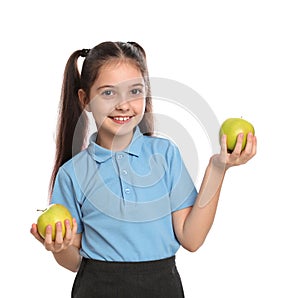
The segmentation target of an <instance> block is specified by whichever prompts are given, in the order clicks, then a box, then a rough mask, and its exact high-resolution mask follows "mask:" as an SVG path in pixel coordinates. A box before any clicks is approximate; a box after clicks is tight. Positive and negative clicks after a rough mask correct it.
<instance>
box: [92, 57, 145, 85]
mask: <svg viewBox="0 0 300 298" xmlns="http://www.w3.org/2000/svg"><path fill="white" fill-rule="evenodd" d="M132 80H134V81H143V76H142V73H141V71H140V69H139V68H138V67H137V65H136V64H135V63H134V62H132V61H128V60H125V61H123V60H122V61H120V60H116V61H109V62H107V63H106V64H104V65H103V66H102V67H101V69H100V71H99V74H98V78H97V80H96V82H97V83H100V84H104V85H115V84H119V83H121V82H126V81H132Z"/></svg>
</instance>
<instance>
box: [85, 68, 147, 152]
mask: <svg viewBox="0 0 300 298" xmlns="http://www.w3.org/2000/svg"><path fill="white" fill-rule="evenodd" d="M80 92H81V93H80ZM82 92H83V91H79V97H82V96H85V94H82ZM83 93H84V92H83ZM145 103H146V90H145V82H144V79H143V77H142V74H141V72H140V70H139V69H138V68H137V67H136V66H135V65H133V64H132V63H129V62H113V63H109V64H107V65H104V66H103V67H102V68H101V70H100V73H99V75H98V78H97V79H96V81H95V82H94V84H93V85H92V87H91V90H90V101H89V104H88V106H87V107H86V109H87V110H88V111H90V112H92V114H93V116H94V119H95V121H96V125H97V129H98V138H97V143H98V144H99V145H101V146H103V147H105V148H108V149H114V150H121V149H124V148H125V147H126V146H127V145H128V144H129V142H130V141H131V138H132V135H133V130H134V128H135V127H136V126H137V125H138V124H139V122H140V121H141V120H142V118H143V116H144V111H145Z"/></svg>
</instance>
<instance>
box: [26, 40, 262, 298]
mask: <svg viewBox="0 0 300 298" xmlns="http://www.w3.org/2000/svg"><path fill="white" fill-rule="evenodd" d="M80 56H81V57H84V58H85V60H84V62H83V65H82V70H81V74H80V73H79V71H78V67H77V60H78V58H79V57H80ZM85 111H88V112H91V114H92V115H93V118H94V119H95V123H96V127H97V133H95V134H93V135H92V136H91V138H90V141H89V145H88V146H87V148H85V137H86V135H87V123H88V121H87V117H86V113H85ZM151 112H152V103H151V89H150V84H149V77H148V70H147V65H146V55H145V52H144V50H143V49H142V47H141V46H140V45H138V44H137V43H134V42H127V43H123V42H104V43H101V44H99V45H97V46H96V47H94V48H93V49H91V50H79V51H76V52H74V53H73V54H72V55H71V56H70V58H69V60H68V62H67V65H66V68H65V74H64V82H63V87H62V98H61V106H60V117H59V123H58V124H59V125H58V135H57V152H56V153H57V154H56V161H55V165H54V169H53V175H52V179H51V203H61V204H63V205H65V206H66V207H68V208H69V210H70V211H71V213H72V215H73V217H74V218H73V222H72V223H70V222H69V221H68V220H66V221H65V222H64V223H61V222H59V223H57V224H56V239H55V240H54V241H52V238H51V233H52V231H51V226H48V227H47V229H46V237H45V239H42V238H41V237H40V235H39V234H38V232H37V225H36V224H33V225H32V228H31V233H32V234H33V236H34V237H35V238H36V239H37V240H39V241H40V242H41V243H43V244H44V246H45V248H46V249H47V250H48V251H51V252H52V253H53V256H54V258H55V259H56V261H57V262H58V264H60V265H61V266H63V267H65V268H67V269H69V270H72V271H74V272H77V275H76V278H75V281H74V285H73V289H72V297H76V298H81V297H84V298H86V297H88V298H93V297H118V298H122V297H139V298H140V297H143V298H145V297H146V298H147V297H151V298H153V297H156V298H159V297H161V298H168V297H170V298H176V297H184V292H183V288H182V284H181V280H180V276H179V274H178V272H177V269H176V264H175V254H176V252H177V250H178V249H179V247H180V245H181V246H183V247H184V248H185V249H187V250H189V251H196V250H197V249H198V248H199V247H200V246H201V245H202V244H203V242H204V240H205V238H206V235H207V234H208V232H209V230H210V228H211V226H212V223H213V220H214V216H215V212H216V208H217V204H218V199H219V195H220V191H221V185H222V182H223V179H224V176H225V173H226V171H227V169H228V168H230V167H232V166H236V165H240V164H243V163H246V162H247V161H248V160H250V159H251V158H252V157H253V156H254V155H255V153H256V138H255V137H254V136H253V135H251V134H249V135H248V136H247V146H246V148H245V150H243V151H241V146H242V137H243V136H242V135H239V137H238V140H237V144H236V147H235V149H234V151H233V152H232V153H231V154H228V153H227V149H226V136H223V138H222V141H221V151H220V154H216V155H213V156H212V157H211V158H210V160H209V163H208V166H207V169H206V172H205V175H204V178H203V182H202V184H201V187H200V190H199V192H197V191H196V189H195V187H194V184H193V182H192V179H191V178H190V176H189V174H188V172H187V170H186V168H185V166H184V164H183V161H182V158H181V156H180V153H179V150H178V149H177V147H176V146H175V145H174V144H173V143H172V142H170V141H169V140H167V139H163V138H158V137H154V136H153V117H152V116H153V115H152V113H151ZM62 224H65V226H66V230H67V232H66V235H65V237H64V238H63V236H62ZM71 227H72V228H71Z"/></svg>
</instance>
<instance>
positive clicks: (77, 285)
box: [72, 257, 184, 298]
mask: <svg viewBox="0 0 300 298" xmlns="http://www.w3.org/2000/svg"><path fill="white" fill-rule="evenodd" d="M114 297H115V298H183V297H184V293H183V288H182V283H181V279H180V276H179V273H178V271H177V268H176V264H175V257H171V258H167V259H163V260H158V261H149V262H104V261H95V260H90V259H86V258H83V259H82V262H81V265H80V268H79V270H78V272H77V275H76V278H75V281H74V285H73V289H72V298H114Z"/></svg>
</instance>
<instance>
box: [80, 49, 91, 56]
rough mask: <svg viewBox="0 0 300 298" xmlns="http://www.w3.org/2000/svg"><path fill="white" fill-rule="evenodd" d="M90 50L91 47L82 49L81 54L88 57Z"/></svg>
mask: <svg viewBox="0 0 300 298" xmlns="http://www.w3.org/2000/svg"><path fill="white" fill-rule="evenodd" d="M89 52H90V49H82V50H81V51H80V56H81V57H86V56H87V55H88V53H89Z"/></svg>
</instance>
